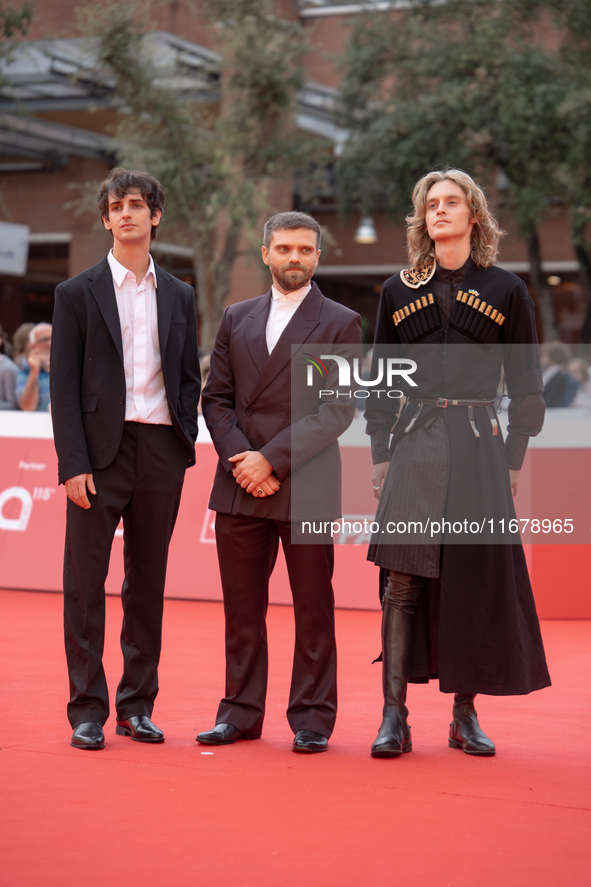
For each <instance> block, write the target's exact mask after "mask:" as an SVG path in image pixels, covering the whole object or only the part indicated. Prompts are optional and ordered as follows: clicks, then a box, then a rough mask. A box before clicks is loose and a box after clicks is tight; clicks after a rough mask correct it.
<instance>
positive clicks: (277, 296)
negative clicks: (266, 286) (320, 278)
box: [271, 283, 312, 302]
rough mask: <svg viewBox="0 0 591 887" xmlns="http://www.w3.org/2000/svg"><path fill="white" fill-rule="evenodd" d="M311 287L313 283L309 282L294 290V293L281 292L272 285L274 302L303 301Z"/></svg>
mask: <svg viewBox="0 0 591 887" xmlns="http://www.w3.org/2000/svg"><path fill="white" fill-rule="evenodd" d="M311 289H312V284H311V283H308V284H307V285H306V286H302V287H300V289H299V290H294V291H293V292H292V293H280V292H279V290H277V289H275V287H274V286H272V287H271V296H272V297H273V301H274V302H303V301H304V299H305V298H306V296H307V295H308V293H309V292H310V290H311Z"/></svg>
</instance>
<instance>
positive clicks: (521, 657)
mask: <svg viewBox="0 0 591 887" xmlns="http://www.w3.org/2000/svg"><path fill="white" fill-rule="evenodd" d="M432 290H433V286H432V285H430V283H429V282H427V283H426V284H424V285H421V286H419V287H418V288H415V287H413V288H411V287H409V285H408V283H405V281H404V277H403V275H401V276H400V277H398V276H397V277H392V278H390V279H389V280H387V281H386V283H385V284H384V288H383V291H382V296H381V300H380V306H379V309H378V322H377V328H376V347H375V349H374V369H373V371H372V379H374V378H376V377H377V376H376V374H377V372H378V369H379V367H378V361H379V358H380V357H382V360H385V359H386V352H387V354H389V355H390V356H399V357H400V356H403V357H405V358H407V359H413V360H415V362H416V363H417V369H416V371H415V372H414V373H413V375H412V379H413V381H414V382H415V386H411V385H409V384H407V382H405V381H404V380H402V382H401V384H399V388H400V390H401V392H402V393H403V394H404V395H406V396H410V397H412V398H413V399H416V400H420V399H423V398H424V399H429V400H431V399H437V398H447V399H452V398H454V399H466V400H481V399H492V398H494V397H495V395H496V392H497V388H498V385H499V380H500V376H501V367H503V368H504V377H505V382H506V386H507V391H508V394H509V397H510V398H511V400H512V403H511V405H510V412H509V415H510V423H509V433H508V436H507V441H504V440H503V437H502V434H501V431H500V428H499V427H498V426H497V427H495V425H496V416H495V414H494V412H493V411H492V410H490V409H486V408H484V407H475V408H474V409H473V413H472V415H470V413H469V411H468V409H467V408H466V407H460V406H457V407H453V406H452V407H448V408H439V407H438V406H429V405H422V406H421V404H420V403H413V402H407V403H406V405H405V407H404V409H403V410H402V412H401V414H400V416H399V417H398V416H397V413H398V409H397V404H399V403H400V401H399V400H398V401H397V400H396V399H384V397H383V396H381V397H380V396H378V394H377V391H375V392H373V393H372V395H371V396H370V398H369V400H368V404H367V411H366V417H367V419H368V432H370V433H371V434H372V452H373V459H374V463H378V462H383V461H385V460H388V459H390V455H391V465H390V470H389V472H388V478H387V479H386V482H385V484H384V492H383V494H382V499H381V501H380V506H379V508H378V512H377V515H376V521H377V522H378V524H379V526H380V532H379V533H377V534H375V535H374V537H373V538H372V543H371V545H370V550H369V554H368V557H369V559H370V560H373V561H374V562H375V563H376V564H378V565H379V566H381V567H382V570H381V583H382V584H383V581H384V579H385V576H386V575H387V570H388V569H393V570H399V571H400V572H409V573H414V574H415V575H423V576H425V577H426V582H425V593H424V594H423V595H422V596H421V600H420V604H419V610H418V613H417V618H416V619H415V633H414V643H413V657H412V667H411V675H410V679H411V680H412V681H416V682H424V681H427V680H428V679H429V678H433V677H439V682H440V688H441V690H442V691H443V692H458V691H461V692H469V693H487V694H490V695H513V694H523V693H529V692H531V691H532V690H536V689H540V688H542V687H545V686H548V685H549V684H550V678H549V675H548V670H547V667H546V661H545V656H544V649H543V645H542V640H541V635H540V629H539V623H538V618H537V614H536V610H535V605H534V599H533V593H532V589H531V584H530V581H529V576H528V572H527V566H526V562H525V556H524V552H523V548H522V545H521V542H520V539H519V536H518V534H510V533H509V532H508V528H509V521H510V520H511V518H514V517H515V511H514V507H513V500H512V496H511V487H510V479H509V465H510V466H511V467H512V468H519V467H521V465H520V459H522V457H523V454H524V452H525V447H524V446H523V445H522V444H523V442H524V440H523V439H524V438H527V435H528V434H535V433H537V432H538V431H539V430H540V425H539V423H538V425H537V427H536V423H535V422H533V423H532V421H531V415H529V416H528V398H529V399H530V400H531V398H535V399H537V400H539V396H540V393H541V391H542V390H543V384H542V378H541V372H540V369H539V358H538V352H537V339H536V332H535V323H534V309H533V303H532V301H531V298H530V296H529V294H528V292H527V289H526V288H525V285H524V284H523V282H522V281H521V280H520V279H519V278H517V277H516V276H515V275H513V274H511V273H510V272H507V271H504V270H502V269H500V268H497V267H493V268H490V269H487V270H485V269H479V268H477V267H476V265H475V264H474V263H470V265H469V267H468V270H467V273H466V277H465V279H464V281H463V282H462V285H461V287H460V291H461V292H463V293H470V296H471V302H472V304H471V305H470V304H468V302H461V301H459V300H458V301H457V302H454V304H453V308H452V311H451V316H450V318H449V321H448V322H447V323H445V324H444V323H443V322H442V320H441V317H442V313H441V311H440V310H439V309H438V305H437V301H436V300H434V299H433V298H432V296H431V297H430V294H431V293H432ZM460 298H461V297H460ZM417 300H418V302H417ZM411 302H412V303H413V307H415V306H416V307H415V310H414V311H411V312H408V313H407V312H406V311H404V308H405V306H409V305H410V303H411ZM482 303H485V306H486V307H485V308H484V309H482V310H480V311H479V310H478V309H479V307H480V305H482ZM419 306H420V307H419ZM488 306H492V307H491V308H490V309H489V308H488ZM401 312H402V313H401ZM499 321H501V322H499ZM383 346H388V347H387V348H386V349H384V347H383ZM396 384H397V385H398V383H396ZM530 413H531V411H530ZM538 416H539V411H538ZM471 419H472V422H473V425H472V424H471ZM442 420H443V421H442ZM394 424H395V428H394V434H393V436H392V440H391V444H390V451H391V452H389V451H388V443H389V441H390V431H391V429H392V428H393V426H394ZM407 429H408V431H407ZM429 436H430V438H431V441H432V443H431V447H432V446H433V441H435V442H436V443H435V446H436V448H437V447H438V448H439V449H437V450H436V451H434V450H433V449H431V453H432V454H433V453H434V456H435V458H433V464H428V463H429V457H426V458H423V459H422V460H421V453H423V452H424V453H429V447H428V445H427V444H425V441H426V440H427V438H428V437H429ZM437 441H439V443H437ZM413 444H414V445H413ZM519 453H521V456H519ZM508 456H509V461H508V458H507V457H508ZM516 460H517V461H519V464H516ZM413 490H415V491H417V495H415V496H414V497H413V495H412V491H413ZM425 490H427V493H425ZM405 491H407V492H406V493H405ZM429 491H431V492H429ZM417 513H418V514H419V516H420V517H421V518H426V517H430V519H431V521H435V522H439V523H441V522H442V521H443V519H445V520H447V521H448V522H449V523H450V524H453V523H454V522H456V521H458V522H462V523H463V522H464V521H465V520H466V519H467V520H468V522H469V523H472V522H473V527H475V526H476V523H478V524H479V527H480V529H479V531H478V532H477V533H476V534H474V533H470V532H469V531H468V532H463V533H451V532H449V530H448V532H447V533H445V534H443V535H442V534H439V535H437V534H433V533H432V524H430V525H429V529H428V530H426V531H425V524H424V522H423V528H422V529H423V533H422V536H421V534H420V533H417V532H416V531H415V532H413V533H412V534H410V533H407V534H406V535H404V534H402V535H401V534H400V533H396V532H394V533H383V532H382V530H383V528H384V527H385V526H386V525H387V522H388V521H394V522H396V524H397V525H398V526H401V525H400V521H406V522H408V521H409V520H412V519H413V517H416V515H417ZM503 520H504V521H505V523H504V525H503V524H502V523H501V521H503ZM465 526H466V525H465V524H464V527H465ZM501 527H504V532H501ZM413 529H414V528H413ZM417 565H418V566H417Z"/></svg>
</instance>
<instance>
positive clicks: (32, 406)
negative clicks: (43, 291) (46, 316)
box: [16, 323, 51, 413]
mask: <svg viewBox="0 0 591 887" xmlns="http://www.w3.org/2000/svg"><path fill="white" fill-rule="evenodd" d="M29 344H30V349H29V356H28V358H27V361H26V364H25V366H24V367H23V368H22V369H21V370H19V374H18V376H17V378H16V397H17V401H18V405H19V407H20V409H21V410H26V411H27V412H35V411H36V412H38V413H47V412H48V410H49V354H50V349H51V324H50V323H38V324H37V326H34V327H33V329H32V330H31V332H30V333H29Z"/></svg>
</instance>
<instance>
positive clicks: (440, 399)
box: [437, 397, 448, 408]
mask: <svg viewBox="0 0 591 887" xmlns="http://www.w3.org/2000/svg"><path fill="white" fill-rule="evenodd" d="M447 403H448V401H447V397H438V398H437V406H438V407H442V408H445V407H446V406H447Z"/></svg>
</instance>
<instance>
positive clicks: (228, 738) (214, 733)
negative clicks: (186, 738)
mask: <svg viewBox="0 0 591 887" xmlns="http://www.w3.org/2000/svg"><path fill="white" fill-rule="evenodd" d="M258 738H259V737H258V736H246V735H245V734H244V733H242V732H241V731H240V730H239V729H238V728H237V727H234V726H233V725H232V724H216V725H215V727H214V728H213V730H206V731H205V732H204V733H198V734H197V738H196V741H197V742H202V743H203V744H204V745H232V743H233V742H236V741H237V740H238V739H258Z"/></svg>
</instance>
